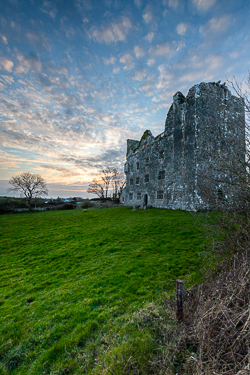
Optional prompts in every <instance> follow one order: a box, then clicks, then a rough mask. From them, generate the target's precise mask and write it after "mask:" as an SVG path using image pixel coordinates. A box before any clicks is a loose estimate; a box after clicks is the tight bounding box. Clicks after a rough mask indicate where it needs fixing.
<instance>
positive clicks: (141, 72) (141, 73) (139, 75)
mask: <svg viewBox="0 0 250 375" xmlns="http://www.w3.org/2000/svg"><path fill="white" fill-rule="evenodd" d="M146 75H147V73H146V70H145V69H137V70H136V71H135V74H134V75H133V77H132V78H133V79H134V80H135V81H143V79H144V78H145V77H146Z"/></svg>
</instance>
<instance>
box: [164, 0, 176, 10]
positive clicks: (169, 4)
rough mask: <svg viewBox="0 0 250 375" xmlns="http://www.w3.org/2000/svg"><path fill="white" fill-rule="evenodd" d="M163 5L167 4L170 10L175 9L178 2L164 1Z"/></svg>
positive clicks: (174, 0) (172, 0)
mask: <svg viewBox="0 0 250 375" xmlns="http://www.w3.org/2000/svg"><path fill="white" fill-rule="evenodd" d="M164 3H167V4H168V6H169V7H170V8H174V9H176V8H177V7H178V5H179V0H165V1H164Z"/></svg>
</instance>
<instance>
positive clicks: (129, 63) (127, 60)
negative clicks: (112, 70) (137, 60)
mask: <svg viewBox="0 0 250 375" xmlns="http://www.w3.org/2000/svg"><path fill="white" fill-rule="evenodd" d="M120 62H121V63H123V64H124V67H123V69H124V70H131V69H133V67H134V59H133V56H131V55H130V54H129V53H126V54H125V55H123V56H122V57H121V58H120Z"/></svg>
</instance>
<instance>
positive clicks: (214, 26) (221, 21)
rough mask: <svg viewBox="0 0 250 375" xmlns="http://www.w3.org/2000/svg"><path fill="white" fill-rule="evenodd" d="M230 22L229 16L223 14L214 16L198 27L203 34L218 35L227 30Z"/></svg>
mask: <svg viewBox="0 0 250 375" xmlns="http://www.w3.org/2000/svg"><path fill="white" fill-rule="evenodd" d="M230 24H231V17H230V16H229V15H225V16H222V17H214V18H212V19H211V20H210V21H208V22H207V23H206V24H205V25H203V26H201V27H200V32H201V33H202V34H203V35H205V36H216V37H217V36H218V35H219V34H222V33H224V32H225V31H227V29H228V27H229V26H230Z"/></svg>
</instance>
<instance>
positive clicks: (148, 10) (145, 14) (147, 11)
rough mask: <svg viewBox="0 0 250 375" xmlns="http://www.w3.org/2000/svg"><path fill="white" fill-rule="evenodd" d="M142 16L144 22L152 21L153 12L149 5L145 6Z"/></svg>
mask: <svg viewBox="0 0 250 375" xmlns="http://www.w3.org/2000/svg"><path fill="white" fill-rule="evenodd" d="M142 18H143V19H144V21H145V22H146V23H150V22H152V21H153V12H152V9H151V7H150V6H149V5H147V6H146V8H145V9H144V11H143V14H142Z"/></svg>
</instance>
